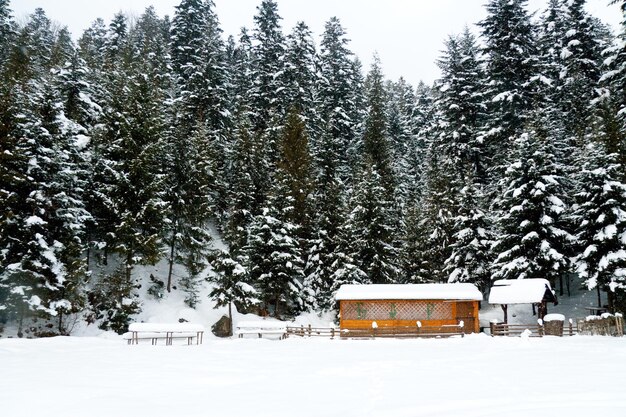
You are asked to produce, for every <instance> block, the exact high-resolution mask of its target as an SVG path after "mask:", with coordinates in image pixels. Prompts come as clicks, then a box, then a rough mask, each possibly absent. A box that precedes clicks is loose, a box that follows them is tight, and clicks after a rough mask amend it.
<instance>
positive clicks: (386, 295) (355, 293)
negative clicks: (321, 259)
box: [335, 283, 483, 301]
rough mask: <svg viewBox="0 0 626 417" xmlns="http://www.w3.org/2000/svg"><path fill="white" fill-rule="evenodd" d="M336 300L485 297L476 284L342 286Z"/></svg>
mask: <svg viewBox="0 0 626 417" xmlns="http://www.w3.org/2000/svg"><path fill="white" fill-rule="evenodd" d="M335 299H336V300H476V301H481V300H482V299H483V295H482V294H481V292H480V291H478V288H476V286H474V284H466V283H457V284H370V285H342V286H341V287H340V288H339V291H337V295H335Z"/></svg>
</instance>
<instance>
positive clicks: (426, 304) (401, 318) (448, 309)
mask: <svg viewBox="0 0 626 417" xmlns="http://www.w3.org/2000/svg"><path fill="white" fill-rule="evenodd" d="M339 308H340V321H339V326H340V327H341V328H342V329H371V328H372V323H373V322H376V325H377V326H378V327H404V326H417V322H418V321H419V322H420V323H421V324H422V325H423V326H450V325H457V324H459V321H461V320H462V321H463V323H464V326H463V330H464V332H465V333H478V332H479V330H480V329H479V322H478V301H458V300H341V301H340V307H339Z"/></svg>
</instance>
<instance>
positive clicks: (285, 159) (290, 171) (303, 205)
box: [278, 108, 312, 240]
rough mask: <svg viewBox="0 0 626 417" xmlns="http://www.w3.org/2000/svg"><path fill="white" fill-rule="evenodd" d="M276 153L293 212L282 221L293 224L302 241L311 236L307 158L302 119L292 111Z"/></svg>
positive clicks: (288, 116)
mask: <svg viewBox="0 0 626 417" xmlns="http://www.w3.org/2000/svg"><path fill="white" fill-rule="evenodd" d="M280 151H281V156H280V159H279V160H278V168H279V169H280V173H281V177H282V178H281V179H282V181H284V182H285V185H286V186H287V189H286V191H287V195H286V196H284V197H288V198H289V199H290V200H291V201H292V202H293V209H292V210H290V212H289V217H288V218H287V219H286V220H289V221H290V222H291V223H294V224H296V225H297V226H298V232H299V236H300V237H301V238H302V239H304V240H306V239H308V238H309V237H310V234H311V214H312V213H311V201H310V200H311V198H310V195H311V192H312V179H311V155H310V151H309V136H308V132H307V130H306V126H305V123H304V120H303V116H302V115H301V114H300V113H299V111H298V110H297V109H296V108H292V109H291V110H290V112H289V114H288V115H287V120H286V122H285V128H284V130H283V137H282V141H281V144H280Z"/></svg>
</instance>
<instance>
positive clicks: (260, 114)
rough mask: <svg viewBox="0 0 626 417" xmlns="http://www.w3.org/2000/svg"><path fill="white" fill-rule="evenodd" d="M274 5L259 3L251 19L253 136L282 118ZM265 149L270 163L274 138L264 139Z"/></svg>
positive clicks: (280, 42)
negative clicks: (252, 33)
mask: <svg viewBox="0 0 626 417" xmlns="http://www.w3.org/2000/svg"><path fill="white" fill-rule="evenodd" d="M281 20H282V17H280V15H279V14H278V5H277V3H276V2H275V1H274V0H263V1H262V2H261V4H260V5H259V6H258V7H257V14H256V15H255V16H254V35H253V39H254V40H255V41H256V45H255V46H253V49H252V52H253V62H252V71H253V72H252V80H253V84H252V88H251V91H250V99H251V106H250V108H251V109H253V113H252V114H251V121H252V126H253V130H254V131H255V132H264V131H265V130H267V129H270V130H275V129H276V128H278V127H279V126H275V125H273V124H272V123H275V122H277V121H278V120H282V118H283V117H284V115H285V114H286V107H285V105H284V104H283V100H282V97H281V91H283V89H284V87H285V82H284V75H283V71H284V70H283V63H282V59H283V57H284V54H285V39H284V35H283V33H282V30H281V26H280V21H281ZM268 137H269V138H270V140H269V141H268V144H267V146H268V147H269V151H270V160H271V161H272V162H275V158H276V156H277V155H276V151H277V150H276V145H277V143H275V141H276V139H277V137H276V135H274V134H271V135H268Z"/></svg>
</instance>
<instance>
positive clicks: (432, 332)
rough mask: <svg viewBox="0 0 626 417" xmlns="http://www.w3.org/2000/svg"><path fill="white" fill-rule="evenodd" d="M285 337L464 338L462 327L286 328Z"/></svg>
mask: <svg viewBox="0 0 626 417" xmlns="http://www.w3.org/2000/svg"><path fill="white" fill-rule="evenodd" d="M287 336H288V337H290V336H299V337H316V336H322V337H330V338H331V339H334V338H335V337H339V338H341V339H371V338H377V337H387V338H418V337H422V338H423V337H431V338H432V337H452V336H461V337H463V336H465V334H464V332H463V326H462V325H460V326H459V325H443V326H396V327H372V328H370V329H336V328H332V327H311V326H310V325H309V326H300V327H287Z"/></svg>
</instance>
